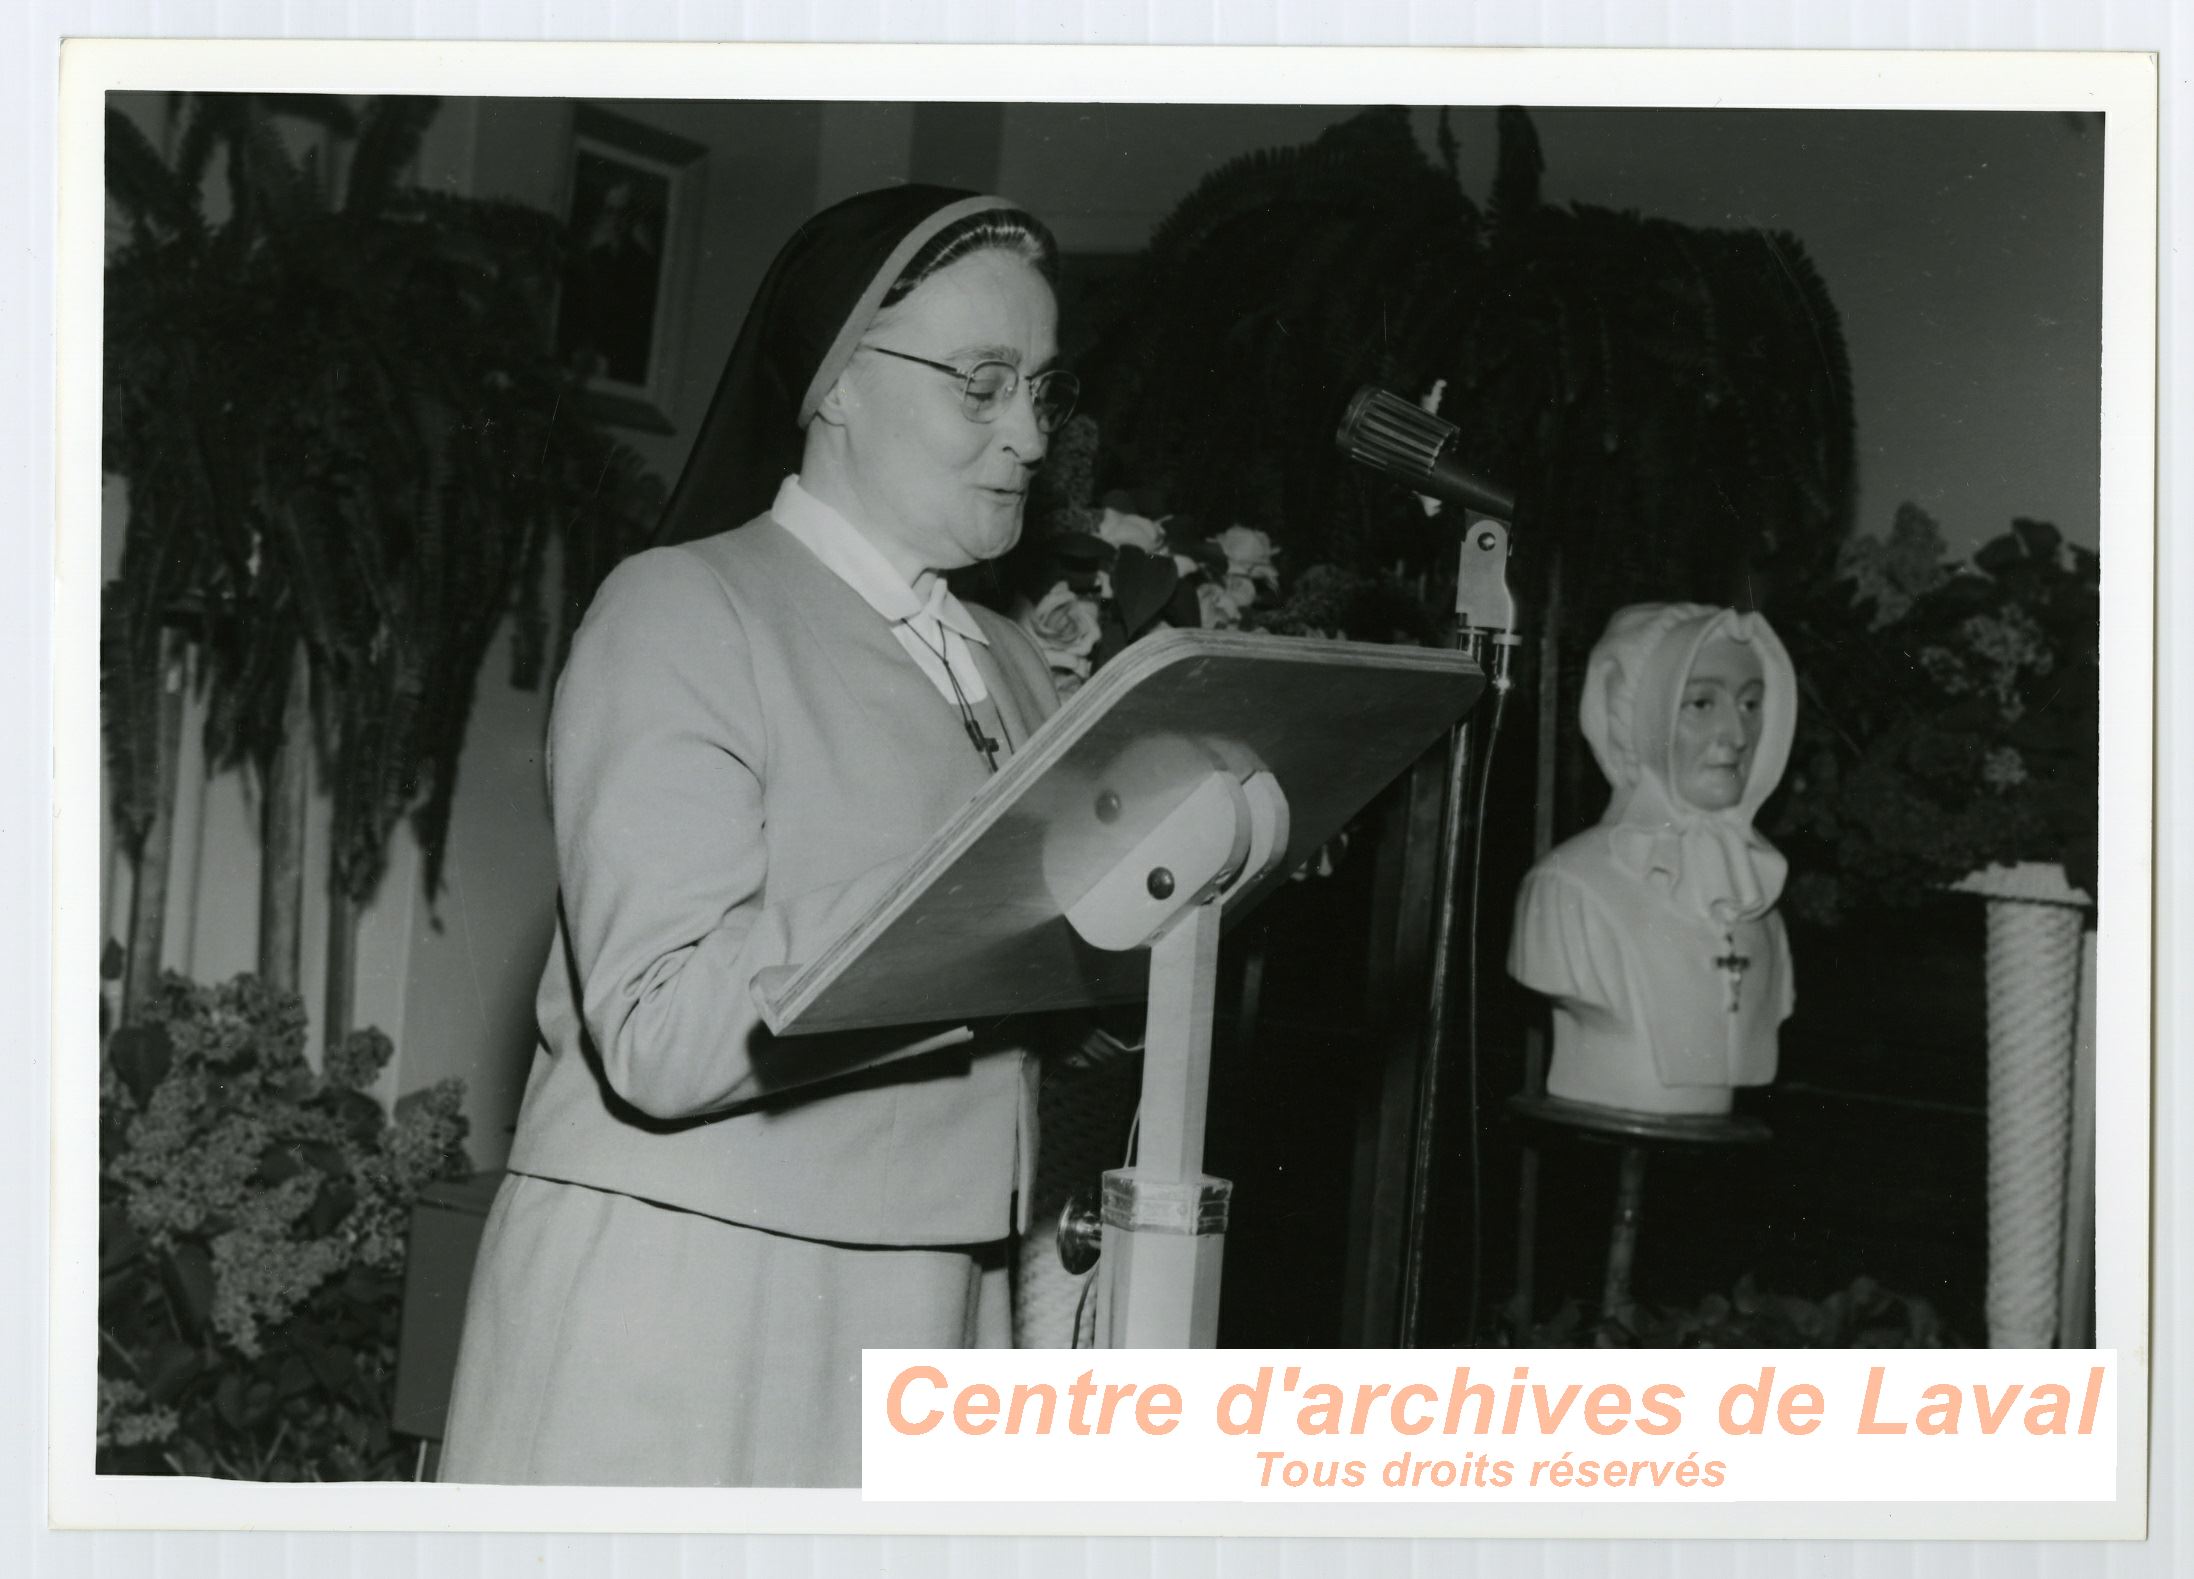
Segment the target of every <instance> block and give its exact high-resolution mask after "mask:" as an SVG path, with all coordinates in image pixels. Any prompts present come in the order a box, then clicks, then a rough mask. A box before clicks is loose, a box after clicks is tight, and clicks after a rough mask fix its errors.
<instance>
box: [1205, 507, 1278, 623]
mask: <svg viewBox="0 0 2194 1579" xmlns="http://www.w3.org/2000/svg"><path fill="white" fill-rule="evenodd" d="M1218 543H1219V552H1220V553H1222V554H1224V555H1226V558H1227V596H1228V597H1230V598H1232V599H1233V600H1234V602H1235V603H1236V604H1237V605H1239V606H1240V607H1242V608H1245V609H1246V608H1248V607H1249V606H1250V605H1251V604H1252V603H1255V602H1256V601H1257V589H1258V587H1259V586H1267V587H1271V588H1273V589H1274V590H1275V591H1277V590H1278V589H1279V585H1280V572H1279V568H1278V567H1277V566H1276V565H1274V564H1273V560H1275V559H1276V558H1278V557H1279V553H1280V551H1279V550H1278V549H1277V548H1274V547H1273V546H1272V539H1271V537H1269V536H1268V535H1266V534H1265V533H1263V532H1260V531H1258V530H1257V529H1256V528H1254V527H1248V526H1230V527H1228V528H1227V529H1226V530H1225V531H1223V532H1221V533H1220V534H1219V538H1218Z"/></svg>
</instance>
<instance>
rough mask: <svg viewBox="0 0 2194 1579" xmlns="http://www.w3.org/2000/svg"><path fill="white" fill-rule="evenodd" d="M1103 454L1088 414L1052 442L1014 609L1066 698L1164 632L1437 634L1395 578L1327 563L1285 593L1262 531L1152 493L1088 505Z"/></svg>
mask: <svg viewBox="0 0 2194 1579" xmlns="http://www.w3.org/2000/svg"><path fill="white" fill-rule="evenodd" d="M1096 448H1097V425H1096V423H1095V421H1094V420H1092V419H1091V418H1089V417H1088V416H1079V417H1076V418H1075V419H1074V420H1073V421H1072V422H1070V423H1068V424H1067V426H1066V427H1065V428H1064V429H1062V430H1061V432H1060V434H1059V436H1058V437H1057V438H1056V439H1055V440H1054V441H1053V444H1052V455H1051V458H1050V460H1049V461H1048V462H1047V464H1046V466H1045V470H1044V474H1043V477H1042V479H1041V486H1040V492H1039V495H1038V498H1037V501H1036V504H1035V508H1034V510H1033V511H1032V515H1033V516H1034V522H1033V524H1034V528H1035V530H1034V531H1033V532H1032V534H1031V538H1030V541H1029V542H1028V543H1027V544H1025V545H1024V546H1023V548H1022V549H1021V550H1020V551H1019V553H1018V555H1017V562H1016V567H1015V574H1014V579H1015V581H1016V583H1017V585H1018V586H1019V587H1020V588H1021V590H1020V591H1019V592H1018V593H1017V594H1016V596H1015V597H1014V600H1013V601H1014V613H1015V615H1016V617H1017V618H1018V619H1019V620H1020V622H1021V624H1022V626H1023V627H1024V628H1025V629H1026V630H1027V631H1028V632H1029V634H1030V635H1031V636H1033V637H1034V638H1035V640H1036V642H1037V645H1038V646H1039V647H1041V648H1042V649H1043V652H1044V656H1045V658H1046V659H1047V660H1048V661H1049V662H1050V664H1051V668H1052V673H1053V677H1054V679H1055V680H1057V682H1058V685H1059V690H1060V694H1061V695H1062V696H1064V695H1067V694H1070V693H1071V692H1073V691H1074V690H1075V689H1076V688H1078V687H1079V686H1080V685H1081V683H1082V682H1083V681H1084V680H1086V679H1088V678H1089V676H1090V675H1091V674H1093V673H1095V672H1096V671H1097V670H1098V669H1100V668H1102V667H1103V666H1104V665H1105V664H1106V663H1107V662H1109V661H1110V660H1111V659H1112V658H1113V657H1115V656H1116V655H1118V654H1119V653H1120V652H1121V651H1122V650H1123V649H1124V648H1126V647H1127V645H1128V644H1129V643H1130V642H1133V641H1135V640H1136V639H1137V638H1138V637H1141V636H1145V635H1148V634H1149V633H1150V632H1151V631H1154V630H1158V629H1161V628H1164V627H1169V626H1170V627H1188V628H1202V629H1205V630H1256V631H1267V632H1270V633H1273V634H1276V635H1286V636H1323V637H1329V638H1349V637H1354V638H1359V639H1366V640H1373V641H1398V642H1421V641H1429V640H1431V639H1432V638H1433V636H1434V635H1435V634H1436V631H1437V621H1436V620H1435V619H1434V618H1432V617H1431V616H1430V615H1429V614H1428V612H1427V610H1426V608H1425V605H1424V602H1423V599H1422V598H1420V597H1419V596H1417V595H1416V594H1415V593H1413V592H1412V591H1411V590H1410V588H1409V587H1407V586H1406V585H1405V584H1404V583H1403V582H1401V581H1400V580H1399V579H1397V578H1396V577H1393V576H1387V575H1378V574H1370V573H1365V572H1360V571H1352V570H1346V569H1343V568H1342V567H1340V566H1337V565H1324V564H1320V565H1312V566H1310V567H1308V568H1307V569H1306V570H1304V571H1303V572H1302V573H1301V574H1300V575H1298V576H1296V577H1294V578H1293V582H1292V585H1290V586H1287V587H1286V588H1285V589H1284V590H1283V585H1282V577H1281V573H1280V566H1279V560H1280V557H1281V553H1280V550H1279V549H1278V548H1277V547H1275V546H1274V544H1273V540H1272V536H1271V534H1270V533H1268V532H1266V531H1264V530H1262V529H1261V528H1257V527H1252V526H1245V525H1241V524H1239V523H1237V524H1233V525H1229V526H1227V527H1225V528H1224V529H1222V530H1219V531H1213V530H1211V529H1210V528H1209V526H1208V525H1207V524H1206V523H1204V522H1202V521H1200V520H1198V519H1196V518H1195V517H1192V516H1188V515H1183V514H1169V513H1167V512H1166V511H1165V509H1164V508H1163V506H1162V505H1161V504H1160V502H1159V501H1158V500H1157V499H1156V498H1155V497H1154V496H1152V495H1150V494H1148V493H1138V492H1134V491H1129V490H1114V491H1111V492H1108V493H1106V494H1104V495H1103V496H1102V497H1101V498H1098V497H1094V495H1095V489H1094V486H1093V482H1094V478H1095V475H1096Z"/></svg>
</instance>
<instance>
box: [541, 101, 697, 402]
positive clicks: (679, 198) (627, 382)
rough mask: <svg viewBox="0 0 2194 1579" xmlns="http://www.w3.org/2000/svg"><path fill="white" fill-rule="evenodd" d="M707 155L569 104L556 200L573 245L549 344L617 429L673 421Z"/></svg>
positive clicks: (683, 141) (674, 138)
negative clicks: (566, 151) (566, 150)
mask: <svg viewBox="0 0 2194 1579" xmlns="http://www.w3.org/2000/svg"><path fill="white" fill-rule="evenodd" d="M705 153H706V150H705V149H704V148H703V147H702V146H701V144H699V143H696V142H693V141H690V140H689V139H687V138H684V137H680V136H678V135H676V134H675V133H672V132H667V131H664V130H662V129H661V128H660V127H655V126H649V125H646V124H645V123H643V122H640V121H636V120H633V119H631V118H629V117H627V116H623V115H617V114H613V113H612V112H610V111H608V110H604V109H599V108H597V107H596V106H594V105H591V104H581V105H578V106H577V107H576V108H575V110H574V112H573V116H572V137H571V162H570V167H569V169H568V171H567V172H566V180H565V192H566V197H565V208H564V213H565V218H566V221H567V224H568V226H569V233H570V240H571V253H570V256H569V258H568V260H567V262H566V264H565V271H564V280H563V288H562V290H561V292H560V293H559V295H558V298H557V305H556V351H557V355H558V356H559V357H560V358H561V359H562V360H563V361H564V363H565V364H566V365H567V366H569V367H572V368H573V369H575V370H576V371H578V372H579V373H580V374H581V375H582V376H583V377H584V378H585V379H586V386H587V392H588V397H589V401H590V403H591V404H592V405H593V406H594V408H595V410H596V412H597V414H598V415H600V416H601V417H602V418H603V419H605V420H606V421H609V422H614V423H616V424H618V425H620V426H623V427H629V428H638V429H643V430H645V431H648V432H654V433H668V432H670V431H671V429H672V423H671V419H670V415H669V412H670V405H671V401H670V393H671V390H672V389H673V388H674V387H675V381H676V379H677V376H678V368H677V365H676V363H677V358H678V348H679V346H680V344H681V343H682V342H683V339H684V336H683V335H682V334H681V333H680V327H679V324H678V318H679V316H680V314H681V313H682V312H683V310H684V305H685V299H686V283H687V279H688V277H689V275H690V272H691V269H692V261H693V249H694V244H695V237H696V236H697V235H698V234H699V220H700V201H701V183H700V175H701V162H702V159H703V156H704V155H705Z"/></svg>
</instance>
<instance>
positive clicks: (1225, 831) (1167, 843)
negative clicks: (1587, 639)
mask: <svg viewBox="0 0 2194 1579" xmlns="http://www.w3.org/2000/svg"><path fill="white" fill-rule="evenodd" d="M1483 686H1484V676H1483V674H1482V673H1481V671H1480V670H1479V668H1478V666H1477V665H1476V664H1475V663H1473V662H1471V661H1470V660H1469V659H1468V658H1466V657H1464V656H1462V655H1461V654H1459V653H1455V652H1450V651H1442V650H1436V649H1430V648H1418V647H1385V646H1371V645H1366V644H1363V643H1356V642H1333V641H1319V640H1314V639H1307V638H1294V637H1281V636H1263V635H1248V634H1242V633H1235V632H1223V631H1192V630H1179V631H1166V632H1162V633H1160V634H1158V635H1155V636H1152V637H1150V638H1148V639H1146V640H1144V641H1141V642H1138V643H1137V644H1136V645H1134V646H1133V647H1130V648H1129V649H1128V650H1127V651H1126V652H1124V653H1123V654H1121V655H1120V657H1118V658H1117V659H1115V660H1114V661H1113V662H1112V663H1111V664H1109V665H1107V666H1106V667H1105V668H1104V669H1103V670H1102V671H1100V672H1099V674H1098V675H1097V677H1096V678H1095V679H1094V680H1092V681H1091V682H1090V683H1089V684H1088V685H1087V686H1085V687H1083V689H1082V690H1081V691H1080V692H1079V693H1078V694H1076V695H1075V696H1074V697H1073V698H1072V699H1071V700H1070V701H1069V702H1068V704H1067V705H1066V706H1065V707H1063V708H1061V709H1060V710H1059V711H1058V712H1057V713H1056V714H1054V715H1053V716H1052V718H1051V719H1050V720H1048V721H1047V722H1046V723H1045V725H1044V726H1043V727H1042V728H1041V729H1039V730H1038V731H1037V732H1036V734H1035V735H1034V736H1032V737H1031V738H1030V740H1029V741H1028V743H1027V744H1026V745H1025V746H1024V747H1023V748H1022V750H1021V751H1020V752H1019V753H1018V754H1017V755H1015V756H1014V758H1013V759H1012V761H1010V762H1009V763H1007V764H1006V766H1005V768H1004V769H1003V770H1002V771H1001V772H999V773H998V775H997V776H996V777H994V778H993V779H992V780H991V781H990V782H989V783H988V784H986V785H985V786H984V787H983V789H982V791H981V792H980V793H978V794H977V795H976V796H975V798H974V799H973V800H971V801H970V802H969V803H968V804H967V806H966V807H965V808H963V810H962V811H961V813H960V814H959V815H958V816H957V817H955V818H954V819H953V821H952V822H951V823H949V824H948V825H946V826H945V827H944V828H943V829H941V830H939V831H938V833H937V834H936V835H935V836H934V837H933V838H932V839H931V840H930V841H929V842H928V843H927V844H926V845H924V846H923V848H922V849H921V850H920V851H919V852H917V854H916V855H915V857H914V859H913V861H912V863H911V864H910V865H909V867H908V869H907V871H906V873H905V874H904V875H903V876H902V877H901V878H900V880H899V881H898V882H897V883H896V884H895V885H893V887H892V889H891V890H890V892H888V893H887V894H886V895H885V896H884V897H883V899H882V900H880V901H879V902H878V903H877V905H876V906H875V908H874V909H872V910H871V911H870V912H869V913H868V915H866V916H865V917H864V918H862V920H861V921H859V922H858V923H857V924H855V925H854V926H853V927H852V928H851V929H849V930H848V931H847V932H846V933H845V934H844V935H842V936H841V937H840V938H839V939H838V940H837V942H835V943H834V944H832V945H831V947H830V948H828V949H826V950H825V951H824V952H823V953H822V955H820V956H819V957H818V958H816V959H815V960H813V961H811V962H810V963H808V964H806V965H804V966H799V967H783V968H780V969H778V970H775V971H769V972H764V973H763V975H762V976H761V977H759V978H757V981H756V984H755V988H756V995H757V997H758V998H759V1000H760V1002H761V1007H762V1011H763V1016H764V1018H765V1020H766V1021H767V1022H768V1025H769V1027H770V1029H771V1030H772V1031H773V1032H775V1033H776V1034H778V1035H780V1036H798V1035H801V1034H803V1033H814V1032H822V1031H850V1030H857V1029H862V1028H868V1027H876V1026H885V1025H913V1024H922V1023H934V1022H940V1021H942V1022H950V1021H965V1020H973V1019H981V1018H992V1017H997V1016H1003V1015H1011V1014H1028V1013H1038V1012H1045V1011H1050V1010H1059V1009H1072V1008H1083V1007H1092V1006H1096V1005H1100V1004H1108V1003H1118V1002H1123V1001H1131V1000H1134V999H1136V998H1147V1000H1148V1004H1149V1008H1148V1018H1147V1022H1146V1026H1147V1029H1146V1034H1145V1038H1144V1049H1143V1087H1142V1109H1141V1118H1140V1131H1139V1135H1140V1139H1139V1141H1138V1144H1137V1147H1136V1156H1135V1165H1134V1166H1133V1167H1130V1168H1122V1169H1116V1170H1114V1171H1113V1172H1110V1173H1107V1174H1106V1175H1105V1177H1104V1233H1103V1244H1104V1249H1103V1256H1102V1259H1101V1262H1100V1267H1099V1272H1098V1279H1099V1281H1098V1307H1097V1323H1098V1333H1099V1338H1100V1341H1101V1342H1103V1343H1105V1344H1106V1345H1107V1346H1108V1347H1151V1348H1161V1347H1167V1348H1170V1347H1209V1346H1211V1345H1212V1344H1213V1343H1215V1342H1216V1341H1217V1333H1218V1318H1219V1271H1220V1258H1221V1253H1222V1249H1223V1245H1224V1235H1225V1232H1226V1225H1227V1200H1228V1194H1229V1192H1230V1190H1231V1188H1232V1187H1231V1186H1230V1185H1229V1184H1228V1183H1227V1181H1225V1180H1223V1179H1214V1178H1211V1177H1210V1176H1209V1175H1207V1174H1205V1172H1204V1171H1203V1148H1204V1109H1205V1101H1206V1095H1207V1086H1208V1084H1209V1078H1208V1077H1209V1072H1210V1061H1211V1018H1212V999H1213V992H1214V981H1215V978H1216V973H1217V961H1218V946H1219V934H1220V931H1221V930H1222V929H1223V928H1224V927H1225V926H1227V925H1230V924H1231V923H1232V922H1234V921H1235V920H1238V919H1239V918H1240V917H1241V916H1242V915H1244V914H1246V913H1247V912H1248V911H1249V910H1250V909H1251V908H1253V907H1254V906H1255V905H1256V903H1257V901H1258V899H1259V898H1260V897H1261V896H1262V894H1264V893H1265V892H1266V891H1267V890H1268V889H1269V888H1270V887H1271V885H1272V884H1273V883H1275V882H1277V881H1280V880H1282V879H1283V878H1284V877H1285V875H1286V874H1287V873H1289V872H1291V871H1293V870H1295V869H1296V868H1297V867H1298V866H1300V865H1301V864H1302V863H1303V862H1304V861H1306V860H1308V859H1309V858H1310V857H1311V856H1313V855H1315V854H1316V853H1317V850H1318V848H1319V846H1321V845H1322V844H1324V843H1325V842H1326V841H1327V840H1329V839H1331V838H1332V837H1333V836H1334V835H1335V834H1336V833H1338V832H1339V831H1340V829H1341V827H1342V825H1343V824H1344V823H1346V822H1347V820H1348V819H1349V818H1350V817H1352V816H1354V815H1355V814H1356V813H1357V812H1358V811H1359V810H1361V809H1362V808H1363V806H1364V805H1365V804H1367V803H1368V802H1369V801H1370V800H1371V798H1372V797H1373V796H1374V795H1376V794H1377V793H1378V792H1379V791H1380V790H1381V789H1382V788H1383V787H1385V785H1386V784H1387V783H1388V782H1389V781H1390V780H1392V779H1394V778H1397V777H1399V776H1400V775H1401V774H1402V773H1403V772H1404V771H1406V770H1407V769H1408V768H1409V766H1410V765H1411V764H1412V763H1413V762H1415V761H1416V760H1417V758H1418V757H1420V756H1421V755H1423V753H1424V752H1425V750H1426V749H1427V748H1428V747H1429V746H1431V745H1432V744H1434V743H1435V742H1436V741H1438V740H1439V739H1440V738H1441V737H1442V736H1443V735H1445V734H1446V733H1447V731H1448V730H1449V729H1450V728H1451V727H1452V726H1453V725H1454V724H1455V723H1456V722H1457V721H1458V720H1459V719H1461V718H1462V717H1463V715H1464V714H1466V713H1467V712H1468V711H1469V710H1470V708H1471V706H1472V704H1473V703H1475V702H1476V701H1477V699H1478V694H1479V692H1480V691H1481V690H1482V689H1483Z"/></svg>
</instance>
